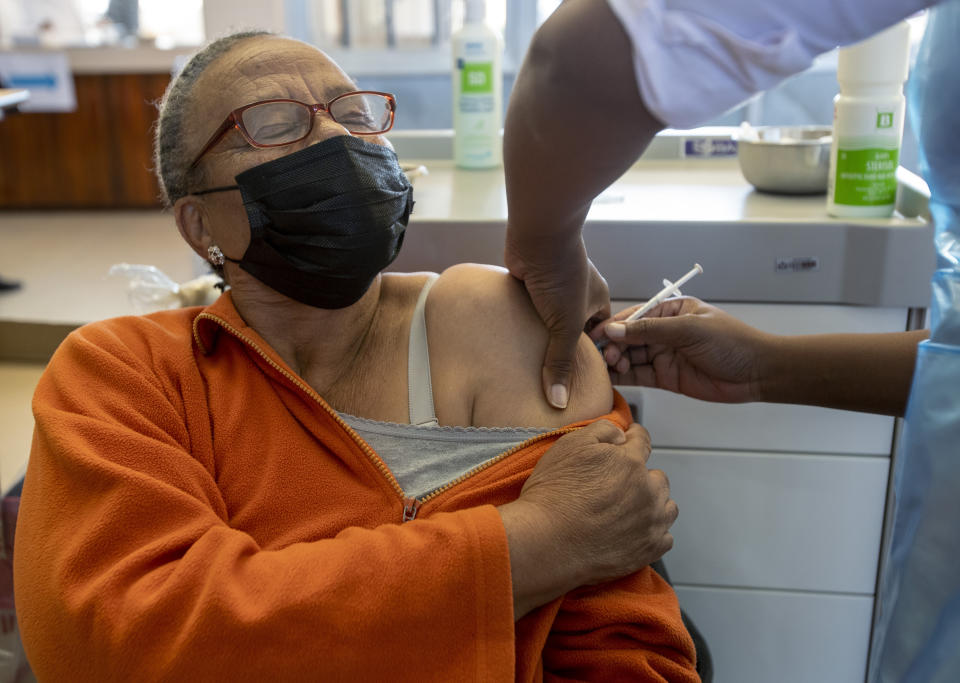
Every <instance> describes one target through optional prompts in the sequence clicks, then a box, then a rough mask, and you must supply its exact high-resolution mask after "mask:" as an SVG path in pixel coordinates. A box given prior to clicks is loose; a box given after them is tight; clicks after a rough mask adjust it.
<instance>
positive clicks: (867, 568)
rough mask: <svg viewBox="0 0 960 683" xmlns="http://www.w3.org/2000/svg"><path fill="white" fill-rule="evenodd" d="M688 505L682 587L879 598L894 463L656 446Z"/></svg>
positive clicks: (678, 532)
mask: <svg viewBox="0 0 960 683" xmlns="http://www.w3.org/2000/svg"><path fill="white" fill-rule="evenodd" d="M650 466H651V467H656V468H659V469H662V470H664V471H665V472H666V473H667V476H668V477H669V479H670V487H671V495H672V496H673V498H674V500H676V501H677V504H678V505H679V507H680V517H679V518H678V519H677V522H676V524H675V525H674V527H673V536H674V547H673V550H671V551H670V553H669V554H668V555H667V556H666V558H665V562H666V563H667V568H668V569H669V571H670V576H671V578H672V579H673V580H674V581H675V582H677V583H685V584H699V585H706V586H730V587H737V586H751V587H758V588H770V589H797V590H809V591H826V592H842V593H861V594H872V593H873V592H874V590H875V585H876V574H877V561H878V556H879V553H880V536H881V529H882V525H883V511H884V503H885V497H886V487H887V474H888V469H889V461H888V460H886V459H883V458H865V457H850V456H835V457H829V456H819V455H811V454H803V455H776V454H736V453H717V452H703V451H701V452H689V451H686V452H685V451H672V450H664V449H656V448H655V449H654V451H653V455H652V456H651V458H650Z"/></svg>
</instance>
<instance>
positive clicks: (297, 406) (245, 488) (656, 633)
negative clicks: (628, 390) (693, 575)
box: [14, 295, 697, 681]
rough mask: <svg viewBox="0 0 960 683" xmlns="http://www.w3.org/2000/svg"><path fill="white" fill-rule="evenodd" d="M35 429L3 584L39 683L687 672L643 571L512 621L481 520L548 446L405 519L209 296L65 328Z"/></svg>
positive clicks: (368, 461)
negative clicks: (194, 303) (11, 590)
mask: <svg viewBox="0 0 960 683" xmlns="http://www.w3.org/2000/svg"><path fill="white" fill-rule="evenodd" d="M617 401H618V402H617V405H616V407H615V409H614V411H613V413H611V414H610V415H608V416H606V417H607V418H608V419H611V420H612V421H614V422H615V423H617V424H619V425H620V426H621V427H626V426H627V424H628V422H629V419H630V416H629V411H628V410H627V409H626V406H625V404H624V402H623V399H622V398H620V397H618V398H617ZM34 413H35V416H36V432H35V436H34V443H33V450H32V452H31V456H30V464H29V467H28V470H27V477H26V481H25V484H24V488H23V497H22V501H21V508H20V517H19V525H18V528H17V534H16V548H15V552H14V565H15V568H14V570H15V595H16V605H17V613H18V616H19V620H20V628H21V630H22V634H23V641H24V646H25V648H26V652H27V656H28V658H29V660H30V662H31V664H32V665H33V667H34V670H35V672H36V673H37V675H38V677H39V678H40V680H50V681H108V680H119V681H132V680H136V681H153V680H167V681H188V680H189V681H197V680H225V681H242V680H258V681H262V680H266V679H277V680H284V681H287V680H344V681H347V680H349V681H363V680H371V681H376V680H438V681H473V680H477V681H508V680H511V679H514V678H515V679H516V680H521V681H539V680H564V679H586V680H604V681H612V680H670V681H695V680H697V676H696V673H695V672H694V649H693V643H692V641H691V639H690V637H689V635H688V633H687V632H686V630H685V629H684V627H683V624H682V622H681V619H680V611H679V607H678V605H677V600H676V596H675V594H674V592H673V590H672V589H671V588H670V587H669V586H668V585H667V584H666V583H665V582H664V581H663V580H662V579H661V578H660V577H659V576H657V575H656V573H654V572H653V571H652V570H651V569H649V568H646V569H644V570H642V571H640V572H638V573H636V574H634V575H632V576H630V577H627V578H625V579H622V580H620V581H617V582H614V583H610V584H606V585H603V586H597V587H592V588H585V589H580V590H578V591H576V592H575V593H573V594H569V595H567V596H565V597H564V598H561V599H558V600H556V601H554V602H552V603H550V604H548V605H545V606H543V607H541V608H540V609H538V610H535V611H534V612H532V613H531V614H529V615H527V616H526V617H524V618H523V619H521V620H519V621H518V622H517V623H516V624H515V623H514V619H513V601H512V595H511V583H510V562H509V554H508V548H507V542H506V536H505V533H504V530H503V525H502V523H501V521H500V517H499V514H498V513H497V511H496V509H495V508H494V506H495V505H499V504H503V503H506V502H508V501H510V500H513V499H515V498H516V497H517V496H518V495H519V492H520V488H521V486H522V484H523V482H524V480H525V479H526V477H527V476H528V475H529V474H530V472H531V470H532V469H533V466H534V465H535V464H536V462H537V459H538V458H539V457H540V456H541V455H542V454H543V453H544V452H545V451H546V450H547V448H548V447H549V446H550V445H551V444H552V443H553V442H554V441H555V440H556V439H557V438H559V436H560V435H561V434H562V433H563V432H564V430H558V431H555V432H551V433H549V434H548V435H546V436H544V437H542V438H539V439H536V440H532V441H531V442H527V443H526V444H525V446H524V447H522V448H520V449H518V450H516V452H513V453H512V454H510V455H507V456H505V457H502V458H501V459H499V460H498V461H496V463H495V464H493V465H491V466H489V467H486V468H485V469H483V470H481V471H480V472H478V473H476V474H474V475H473V476H470V477H469V478H467V479H465V480H464V481H462V482H460V483H458V484H456V485H454V486H451V487H449V488H447V489H446V490H444V491H442V492H440V493H439V494H437V495H434V496H432V497H428V499H425V500H423V501H421V504H420V507H419V510H418V511H417V515H416V519H415V520H413V521H409V522H406V523H401V521H402V518H403V511H404V496H403V493H402V491H401V490H400V488H399V486H398V485H397V483H396V481H395V479H394V478H393V476H392V475H391V474H390V472H389V470H387V469H386V467H385V466H384V465H383V463H382V462H381V461H380V459H379V458H378V457H377V456H376V454H375V453H374V452H373V451H372V450H371V449H370V448H369V447H368V446H367V445H366V444H365V443H364V442H363V441H362V440H361V439H360V438H359V437H358V436H357V435H356V434H355V433H354V432H352V430H350V428H349V427H347V426H346V425H345V424H344V423H343V422H342V421H341V420H340V419H339V417H338V416H337V415H336V413H335V412H334V411H333V410H332V409H331V408H330V407H329V406H328V405H327V404H326V403H325V402H324V401H323V399H322V398H320V396H318V395H317V394H316V392H314V391H313V390H312V389H310V388H309V387H308V386H307V385H306V384H305V383H304V382H303V381H302V380H301V379H300V378H298V377H297V376H296V375H295V374H294V373H293V372H291V371H290V369H289V368H288V367H287V366H286V365H285V364H284V363H283V362H282V360H281V359H280V358H279V356H278V355H277V354H276V353H275V352H274V351H273V350H272V349H270V348H269V347H268V346H267V344H266V343H265V342H264V341H263V339H262V338H260V337H259V335H257V333H256V332H254V331H253V330H252V329H251V328H249V327H248V326H246V325H245V323H244V322H243V320H242V319H241V318H240V317H239V315H238V314H237V312H236V310H235V309H234V307H233V304H232V301H231V298H230V296H229V295H224V296H223V297H221V298H220V299H219V300H218V301H217V302H216V303H215V304H214V305H213V306H211V307H209V308H207V309H204V310H201V309H198V308H193V309H185V310H179V311H168V312H163V313H157V314H154V315H150V316H145V317H127V318H117V319H113V320H107V321H104V322H100V323H96V324H92V325H87V326H85V327H83V328H81V329H80V330H77V331H76V332H74V333H73V334H71V335H70V337H69V338H68V339H67V340H66V341H65V342H64V343H63V344H62V345H61V347H60V348H59V349H58V351H57V353H56V354H55V355H54V358H53V359H52V361H51V363H50V366H49V367H48V369H47V371H46V373H45V374H44V376H43V378H42V379H41V381H40V384H39V386H38V388H37V392H36V396H35V398H34ZM576 426H579V425H572V426H571V428H574V427H576ZM567 431H569V428H568V429H567Z"/></svg>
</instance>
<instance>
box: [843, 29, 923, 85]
mask: <svg viewBox="0 0 960 683" xmlns="http://www.w3.org/2000/svg"><path fill="white" fill-rule="evenodd" d="M909 66H910V24H908V23H907V22H906V21H901V22H900V23H898V24H894V25H893V26H891V27H890V28H888V29H885V30H883V31H880V33H877V34H875V35H873V36H872V37H870V38H867V39H866V40H864V41H861V42H859V43H856V44H854V45H851V46H849V47H842V48H840V52H839V55H838V57H837V80H838V81H840V83H841V84H843V83H845V82H850V83H860V84H871V83H876V84H882V83H903V82H904V81H905V80H907V72H908V70H909Z"/></svg>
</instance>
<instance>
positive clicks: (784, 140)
mask: <svg viewBox="0 0 960 683" xmlns="http://www.w3.org/2000/svg"><path fill="white" fill-rule="evenodd" d="M832 133H833V130H832V129H831V128H830V127H829V126H758V127H756V128H754V127H752V126H749V125H747V124H744V125H743V126H741V127H740V130H739V132H738V135H737V158H738V159H739V160H740V170H741V171H743V177H744V178H746V179H747V182H749V183H750V184H751V185H753V186H754V187H755V188H757V189H758V190H761V191H763V192H777V193H781V194H816V193H820V192H826V191H827V174H828V172H829V170H830V144H831V141H832V138H831V135H832Z"/></svg>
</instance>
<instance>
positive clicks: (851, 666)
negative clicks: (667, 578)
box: [667, 558, 873, 683]
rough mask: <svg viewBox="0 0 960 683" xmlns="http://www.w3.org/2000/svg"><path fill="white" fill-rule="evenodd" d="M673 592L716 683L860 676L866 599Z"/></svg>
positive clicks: (832, 680) (791, 682) (840, 682)
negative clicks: (701, 642)
mask: <svg viewBox="0 0 960 683" xmlns="http://www.w3.org/2000/svg"><path fill="white" fill-rule="evenodd" d="M667 567H668V569H669V568H670V565H669V558H668V565H667ZM676 590H677V596H678V597H679V599H680V605H681V606H682V607H683V609H684V610H685V611H686V612H687V613H688V614H689V615H690V617H691V618H692V619H693V621H694V623H696V625H697V628H699V629H700V631H701V632H702V633H703V636H704V639H705V640H706V641H707V646H708V647H709V648H710V653H711V655H712V656H713V666H714V678H713V680H714V683H770V682H771V681H776V682H777V683H810V682H811V681H816V682H817V683H850V682H851V681H862V680H864V676H865V673H866V666H867V647H868V643H869V639H870V620H871V614H872V610H873V600H872V599H870V598H868V597H858V596H844V595H822V594H817V593H788V592H778V591H754V590H731V589H715V588H698V587H689V586H682V585H677V586H676Z"/></svg>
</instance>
